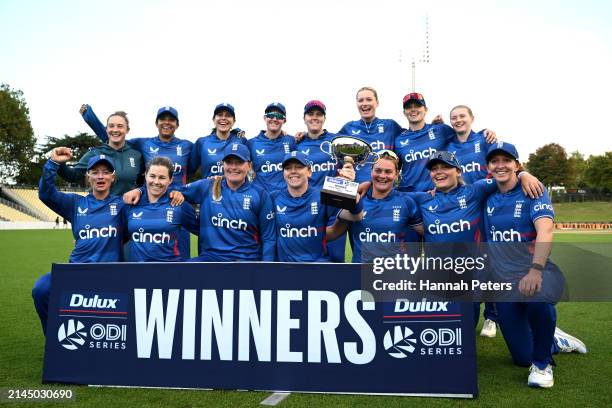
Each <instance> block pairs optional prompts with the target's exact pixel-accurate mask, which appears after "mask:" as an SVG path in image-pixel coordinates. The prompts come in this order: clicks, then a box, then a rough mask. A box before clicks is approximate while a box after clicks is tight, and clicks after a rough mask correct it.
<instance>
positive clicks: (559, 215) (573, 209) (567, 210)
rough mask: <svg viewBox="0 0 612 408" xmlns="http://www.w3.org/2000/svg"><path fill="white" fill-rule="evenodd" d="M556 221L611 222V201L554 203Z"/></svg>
mask: <svg viewBox="0 0 612 408" xmlns="http://www.w3.org/2000/svg"><path fill="white" fill-rule="evenodd" d="M554 207H555V221H557V222H579V221H583V222H598V221H601V222H612V202H598V201H593V202H584V203H555V204H554Z"/></svg>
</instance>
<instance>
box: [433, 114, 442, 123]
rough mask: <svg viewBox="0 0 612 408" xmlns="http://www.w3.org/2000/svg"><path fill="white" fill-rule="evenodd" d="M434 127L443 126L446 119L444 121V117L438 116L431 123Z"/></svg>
mask: <svg viewBox="0 0 612 408" xmlns="http://www.w3.org/2000/svg"><path fill="white" fill-rule="evenodd" d="M431 123H432V124H433V125H442V124H444V119H442V115H436V117H435V118H433V120H432V121H431Z"/></svg>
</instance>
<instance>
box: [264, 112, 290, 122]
mask: <svg viewBox="0 0 612 408" xmlns="http://www.w3.org/2000/svg"><path fill="white" fill-rule="evenodd" d="M265 117H266V118H268V119H278V120H283V119H285V115H283V114H282V113H280V112H266V114H265Z"/></svg>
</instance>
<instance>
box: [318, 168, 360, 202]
mask: <svg viewBox="0 0 612 408" xmlns="http://www.w3.org/2000/svg"><path fill="white" fill-rule="evenodd" d="M358 188H359V183H355V182H353V181H349V180H347V179H344V178H340V177H329V176H328V177H325V182H324V183H323V187H322V188H321V203H323V204H327V205H331V206H333V207H338V208H343V209H345V210H349V211H353V210H354V209H355V206H356V205H357V194H358V193H357V189H358Z"/></svg>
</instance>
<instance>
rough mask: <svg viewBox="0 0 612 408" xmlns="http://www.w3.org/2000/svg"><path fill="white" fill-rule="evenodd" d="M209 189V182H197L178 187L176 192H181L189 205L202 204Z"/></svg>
mask: <svg viewBox="0 0 612 408" xmlns="http://www.w3.org/2000/svg"><path fill="white" fill-rule="evenodd" d="M209 188H210V180H207V179H204V180H197V181H194V182H193V183H189V184H186V185H184V186H179V187H177V188H176V191H179V192H181V193H182V194H183V195H184V196H185V200H187V201H188V202H190V203H191V204H202V202H203V201H204V199H205V198H206V196H207V195H208V189H209Z"/></svg>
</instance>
